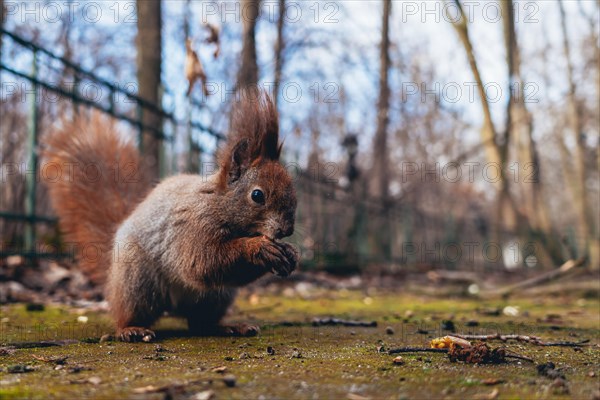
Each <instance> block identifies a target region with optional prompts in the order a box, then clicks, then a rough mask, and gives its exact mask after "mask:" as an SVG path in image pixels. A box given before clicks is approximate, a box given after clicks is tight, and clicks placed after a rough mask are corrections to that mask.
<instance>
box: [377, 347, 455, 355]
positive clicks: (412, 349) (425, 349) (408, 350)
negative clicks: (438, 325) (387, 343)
mask: <svg viewBox="0 0 600 400" xmlns="http://www.w3.org/2000/svg"><path fill="white" fill-rule="evenodd" d="M447 352H448V349H434V348H428V347H399V348H397V349H390V350H388V354H397V353H447Z"/></svg>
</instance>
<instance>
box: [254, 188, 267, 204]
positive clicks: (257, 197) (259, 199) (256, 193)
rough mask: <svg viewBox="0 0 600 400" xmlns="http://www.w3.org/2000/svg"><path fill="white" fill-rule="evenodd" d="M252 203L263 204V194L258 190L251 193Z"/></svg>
mask: <svg viewBox="0 0 600 400" xmlns="http://www.w3.org/2000/svg"><path fill="white" fill-rule="evenodd" d="M251 197H252V201H253V202H255V203H258V204H265V194H264V193H263V192H262V190H260V189H254V190H253V191H252V195H251Z"/></svg>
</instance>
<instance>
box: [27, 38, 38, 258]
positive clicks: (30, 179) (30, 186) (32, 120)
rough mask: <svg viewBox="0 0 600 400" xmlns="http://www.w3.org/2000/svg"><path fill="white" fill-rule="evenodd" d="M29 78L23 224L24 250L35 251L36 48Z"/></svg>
mask: <svg viewBox="0 0 600 400" xmlns="http://www.w3.org/2000/svg"><path fill="white" fill-rule="evenodd" d="M31 78H32V83H33V98H30V102H29V119H28V124H27V126H28V132H27V142H28V151H29V167H30V168H31V171H30V173H28V174H26V190H27V196H26V198H25V213H26V214H27V216H28V217H29V218H30V219H28V220H27V222H26V224H25V238H24V239H25V250H26V251H27V252H34V251H35V241H36V234H35V209H36V183H37V177H38V171H37V166H38V157H37V146H38V107H37V102H38V84H37V78H38V59H37V50H33V61H32V65H31Z"/></svg>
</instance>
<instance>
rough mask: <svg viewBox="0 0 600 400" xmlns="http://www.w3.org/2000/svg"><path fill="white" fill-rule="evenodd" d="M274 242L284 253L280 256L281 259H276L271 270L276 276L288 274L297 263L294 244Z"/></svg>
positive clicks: (296, 252)
mask: <svg viewBox="0 0 600 400" xmlns="http://www.w3.org/2000/svg"><path fill="white" fill-rule="evenodd" d="M275 243H276V244H277V245H279V246H280V248H281V252H282V254H283V255H284V257H282V259H280V260H278V261H276V262H275V263H274V264H273V265H272V267H271V271H272V272H273V273H274V274H275V275H277V276H282V277H286V276H289V275H290V274H291V273H292V272H293V271H294V270H295V269H296V266H297V265H298V251H297V250H296V248H295V247H294V246H292V245H291V244H289V243H284V242H275Z"/></svg>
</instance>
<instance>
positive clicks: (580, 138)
mask: <svg viewBox="0 0 600 400" xmlns="http://www.w3.org/2000/svg"><path fill="white" fill-rule="evenodd" d="M558 5H559V9H560V25H561V30H562V34H563V51H564V55H565V59H566V61H567V83H568V85H569V91H568V94H567V107H568V108H567V119H568V121H569V128H570V131H571V133H572V134H573V136H574V139H575V152H574V153H573V154H572V155H571V156H570V157H569V158H570V159H572V162H573V168H572V169H571V168H570V167H567V166H565V167H566V168H567V169H566V171H570V172H567V173H568V174H569V173H570V174H571V177H570V179H569V181H570V183H571V184H570V186H569V187H570V189H571V194H572V197H573V201H574V204H575V211H576V213H577V220H578V223H577V239H578V249H579V251H580V252H581V253H582V254H583V255H586V254H588V245H589V240H590V236H592V235H593V226H592V224H593V221H594V219H593V217H592V216H591V215H589V213H588V211H589V207H588V199H587V193H586V189H585V180H586V171H585V143H584V140H585V136H584V134H583V126H582V123H581V110H580V105H579V104H578V102H577V97H576V92H577V87H576V84H575V78H574V74H573V62H572V60H571V48H570V45H569V37H568V32H567V22H566V20H567V17H566V15H565V9H564V7H563V2H562V0H560V1H559V2H558ZM561 141H562V139H561ZM561 148H562V149H563V151H565V150H566V146H564V147H563V146H561ZM566 151H568V150H566Z"/></svg>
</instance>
